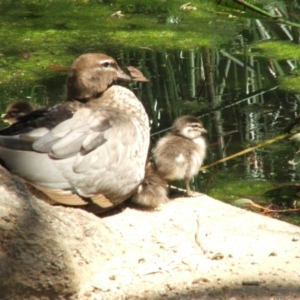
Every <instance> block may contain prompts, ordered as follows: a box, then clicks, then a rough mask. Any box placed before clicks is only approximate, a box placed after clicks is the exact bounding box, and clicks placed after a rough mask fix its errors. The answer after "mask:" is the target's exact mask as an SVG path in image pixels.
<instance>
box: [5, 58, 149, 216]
mask: <svg viewBox="0 0 300 300" xmlns="http://www.w3.org/2000/svg"><path fill="white" fill-rule="evenodd" d="M117 79H120V80H127V81H128V80H130V77H129V76H128V75H126V74H125V73H124V72H123V71H122V70H121V69H120V68H119V66H118V64H117V62H116V61H115V60H114V59H113V58H111V57H109V56H107V55H105V54H98V53H89V54H84V55H81V56H80V57H79V58H78V59H77V60H75V62H74V63H73V65H72V67H71V70H70V73H69V75H68V78H67V101H66V102H64V103H60V104H56V105H54V106H50V107H45V108H40V109H37V110H35V111H33V112H31V113H29V114H27V115H25V116H24V117H21V118H20V119H19V121H18V122H17V123H15V124H13V125H11V126H10V127H7V128H5V129H3V130H1V131H0V160H1V162H2V164H3V165H4V166H5V167H6V168H7V169H8V170H9V171H10V172H11V173H13V174H16V175H18V176H19V177H21V178H23V179H24V180H25V181H26V182H27V183H29V184H31V185H32V186H34V187H35V188H37V189H39V190H41V191H42V192H44V193H45V194H46V195H47V196H48V197H50V198H51V199H53V200H54V201H55V202H58V203H63V204H67V205H86V204H88V203H89V202H92V203H95V204H97V205H98V206H99V207H100V210H103V211H104V210H107V209H109V208H112V207H114V206H116V205H118V204H119V203H121V202H123V201H124V200H126V199H127V198H129V197H130V196H132V195H133V194H134V193H135V192H136V190H137V188H138V186H139V185H140V183H141V182H142V180H143V179H144V173H145V164H146V159H147V153H148V147H149V120H148V116H147V114H146V112H145V109H144V107H143V105H142V103H141V102H140V101H139V100H138V99H137V98H136V96H135V95H134V94H133V93H132V92H131V91H130V90H128V89H127V88H124V87H122V86H119V85H113V83H114V81H115V80H117Z"/></svg>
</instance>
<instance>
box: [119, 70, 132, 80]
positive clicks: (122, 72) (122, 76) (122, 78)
mask: <svg viewBox="0 0 300 300" xmlns="http://www.w3.org/2000/svg"><path fill="white" fill-rule="evenodd" d="M117 79H118V80H123V81H131V77H130V76H128V75H127V74H126V73H125V72H124V71H123V70H121V69H120V68H118V74H117Z"/></svg>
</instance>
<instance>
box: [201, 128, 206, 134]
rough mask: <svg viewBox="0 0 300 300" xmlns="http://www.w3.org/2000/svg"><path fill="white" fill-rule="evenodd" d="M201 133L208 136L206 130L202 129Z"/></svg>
mask: <svg viewBox="0 0 300 300" xmlns="http://www.w3.org/2000/svg"><path fill="white" fill-rule="evenodd" d="M200 132H201V134H207V133H208V132H207V130H206V129H205V128H201V130H200Z"/></svg>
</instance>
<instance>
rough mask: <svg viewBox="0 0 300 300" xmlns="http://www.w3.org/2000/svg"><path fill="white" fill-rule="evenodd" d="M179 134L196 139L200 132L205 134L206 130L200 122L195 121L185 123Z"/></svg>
mask: <svg viewBox="0 0 300 300" xmlns="http://www.w3.org/2000/svg"><path fill="white" fill-rule="evenodd" d="M179 133H180V135H182V136H184V137H186V138H188V139H191V140H193V139H196V138H198V137H200V136H201V135H202V134H206V133H207V131H206V130H205V128H203V125H202V123H201V122H197V123H187V124H186V125H185V126H184V127H183V128H182V129H181V130H180V132H179Z"/></svg>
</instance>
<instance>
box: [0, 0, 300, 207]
mask: <svg viewBox="0 0 300 300" xmlns="http://www.w3.org/2000/svg"><path fill="white" fill-rule="evenodd" d="M86 2H88V3H81V2H80V1H78V2H76V3H75V2H69V3H68V5H63V6H62V7H60V6H59V5H60V4H59V3H60V2H56V1H51V2H50V1H42V2H40V3H38V2H36V1H21V2H20V3H21V4H20V5H18V6H17V5H15V4H14V3H13V2H11V1H4V2H2V3H1V2H0V9H1V16H2V17H3V21H2V22H3V25H4V26H5V27H6V28H5V29H6V31H5V32H7V36H5V32H4V31H1V32H0V38H1V40H2V41H3V43H2V46H1V47H2V48H1V50H0V53H1V56H0V80H1V81H0V96H1V99H0V108H1V111H2V112H4V110H5V108H6V107H7V105H8V104H9V103H11V102H13V101H18V100H27V101H30V102H32V103H33V104H34V105H35V106H44V105H48V104H52V103H57V102H60V101H63V99H64V83H65V79H66V75H67V71H64V70H59V68H58V67H57V66H69V65H70V64H71V63H72V61H73V60H74V59H75V58H76V57H77V56H78V55H80V54H81V53H85V52H105V53H107V54H109V55H111V56H113V57H114V58H116V59H117V61H118V62H119V63H120V65H121V66H122V68H123V69H124V68H126V66H129V65H131V66H134V67H137V68H138V69H140V70H141V71H142V72H143V74H144V75H145V76H146V77H147V78H148V79H149V80H150V82H149V83H141V82H137V83H131V84H130V86H129V87H130V88H131V89H132V90H133V91H134V92H135V93H136V94H137V96H138V97H139V98H140V99H141V101H143V103H144V105H145V107H146V109H147V111H148V113H149V116H150V118H151V126H152V143H153V144H154V143H155V141H156V140H157V139H158V138H159V137H160V136H162V135H163V134H164V132H165V131H166V130H168V129H169V128H170V126H171V124H172V122H173V120H174V119H176V118H177V117H179V116H182V115H185V114H192V115H196V116H199V117H200V118H201V119H202V120H203V123H204V126H205V128H206V129H207V130H208V135H207V142H208V144H209V149H208V155H207V159H206V161H205V164H209V163H212V162H215V161H217V160H219V159H220V158H223V157H226V156H229V155H232V154H234V153H237V152H239V151H242V150H243V149H246V148H248V147H250V146H253V145H256V144H258V143H261V142H263V141H266V140H268V139H271V138H274V137H276V136H278V135H280V134H281V132H282V131H283V130H284V128H285V127H286V126H287V125H288V124H289V122H291V121H292V120H293V119H294V118H295V117H296V116H297V115H298V113H299V108H298V106H299V100H300V96H299V94H298V93H299V91H300V89H299V91H297V89H298V86H297V83H296V84H294V86H289V88H287V85H286V84H285V85H284V82H286V81H284V82H283V80H286V79H289V78H290V77H293V78H298V74H297V70H298V60H299V57H298V56H297V55H298V54H297V50H298V48H297V47H299V28H297V27H296V26H287V25H282V24H279V23H276V22H275V21H269V20H268V19H267V18H265V17H262V16H260V15H257V14H254V13H251V12H249V11H246V14H247V16H245V17H243V16H242V14H240V15H238V16H237V18H236V19H233V20H232V21H231V20H229V19H228V15H226V16H225V17H218V15H211V16H209V15H208V13H210V11H211V10H214V11H217V12H222V13H231V12H234V10H233V9H235V10H236V9H237V8H238V9H240V10H243V8H241V7H236V6H235V7H230V6H227V5H226V4H225V3H224V6H216V5H213V6H211V3H210V2H209V1H207V3H205V4H206V6H205V7H202V11H201V10H199V9H198V10H197V11H195V12H191V13H190V15H186V14H184V13H183V12H181V11H180V10H179V9H174V7H160V6H159V7H160V8H159V11H158V13H155V11H156V10H158V6H156V4H157V3H158V2H157V1H154V2H151V3H154V4H151V5H152V6H151V5H150V4H149V5H150V6H149V5H148V6H145V7H147V10H146V11H143V9H141V11H139V9H140V6H138V5H137V3H136V2H134V1H133V2H134V4H133V5H132V6H130V7H131V8H130V9H131V10H130V9H129V8H128V7H129V6H126V5H125V4H124V3H125V2H122V1H119V2H118V1H112V3H113V5H114V6H112V5H108V4H106V2H105V1H104V3H102V4H100V3H99V2H97V1H86ZM149 3H150V2H149ZM174 3H175V4H176V5H179V3H180V2H178V3H177V2H176V1H175V2H174ZM193 3H194V2H193ZM278 3H282V5H281V6H280V5H278V6H277V7H276V9H277V11H280V12H281V13H282V15H283V16H284V17H285V18H286V19H288V20H290V21H295V22H298V21H299V12H300V10H299V7H298V4H297V3H296V2H295V1H294V2H293V3H291V1H286V2H285V1H282V2H280V1H279V2H278ZM181 4H182V3H181ZM194 4H195V5H196V6H197V4H198V5H199V6H200V1H195V3H194ZM55 5H56V6H57V7H55ZM118 5H119V6H120V7H122V9H123V10H124V14H125V15H126V17H125V18H124V19H121V20H119V19H112V18H110V15H111V13H112V12H115V11H116V10H118V7H119V6H118ZM202 5H203V1H202ZM179 6H180V5H179ZM179 6H178V7H179ZM112 7H113V8H112ZM126 7H127V8H128V9H127V10H126ZM260 7H261V8H264V9H265V10H268V11H269V12H272V13H276V11H275V10H274V9H275V7H272V5H271V4H270V5H269V6H265V7H264V6H260ZM45 9H48V10H46V11H45ZM55 9H56V11H55ZM97 10H99V11H98V12H97ZM203 12H204V13H206V14H207V15H205V17H204V18H203V16H202V18H201V20H202V22H203V20H204V23H200V16H199V15H197V13H198V14H200V13H203ZM138 18H139V19H138ZM228 20H229V21H228ZM198 22H199V23H198ZM225 22H228V23H225ZM22 24H23V25H22ZM116 24H117V25H116ZM211 24H212V25H211ZM114 26H119V27H116V28H114ZM151 30H152V31H151ZM163 30H166V32H167V33H170V34H174V36H175V37H174V39H173V38H170V36H171V35H167V33H166V34H165V33H163ZM141 33H143V34H141ZM138 34H140V35H138ZM159 34H161V38H160V35H159ZM164 34H165V35H164ZM201 34H202V35H201ZM198 35H199V36H198ZM116 37H117V38H116ZM200 37H201V38H200ZM205 37H209V38H210V39H209V40H208V41H206V40H205ZM168 38H169V43H168ZM139 39H140V40H139ZM197 39H199V40H197ZM116 40H117V41H116ZM224 40H225V41H224ZM197 41H198V42H197ZM216 41H217V42H216ZM176 42H177V44H176ZM264 42H274V44H271V46H270V44H268V43H264ZM275 42H280V43H283V44H276V43H275ZM261 44H262V45H263V46H261ZM143 45H145V46H143ZM282 45H284V46H285V47H290V46H291V50H290V52H288V51H287V52H285V51H284V48H283V46H282ZM276 50H277V51H278V52H276ZM272 51H273V52H272ZM26 53H27V54H28V53H29V58H28V57H27V58H26ZM278 53H280V54H281V56H279V54H278ZM285 53H286V54H285ZM299 86H300V83H299ZM2 126H5V125H4V124H2ZM299 148H300V145H299V144H297V143H295V142H292V141H290V140H288V139H282V140H280V141H278V142H276V143H273V144H271V145H269V146H268V147H263V148H258V149H255V150H254V151H251V152H249V153H247V154H244V155H241V156H238V157H236V158H234V159H231V160H228V161H227V162H225V163H220V164H218V165H216V166H214V167H211V168H208V169H207V170H206V171H205V173H203V172H200V173H199V176H197V178H195V180H194V182H193V187H194V189H196V190H199V191H203V192H205V193H208V194H210V195H212V196H214V197H216V198H218V199H221V200H224V201H228V202H231V201H233V200H235V199H238V198H240V197H242V196H243V197H244V196H245V195H246V196H249V197H250V196H257V195H262V194H263V193H264V192H265V191H267V190H269V189H271V188H272V187H273V185H274V184H284V183H297V182H298V181H299V176H300V170H299V166H298V165H295V164H294V165H292V164H289V161H292V160H293V159H295V161H297V160H298V158H297V153H296V152H297V151H298V150H299ZM179 185H180V183H179ZM295 200H297V196H295ZM267 201H269V200H267Z"/></svg>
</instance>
